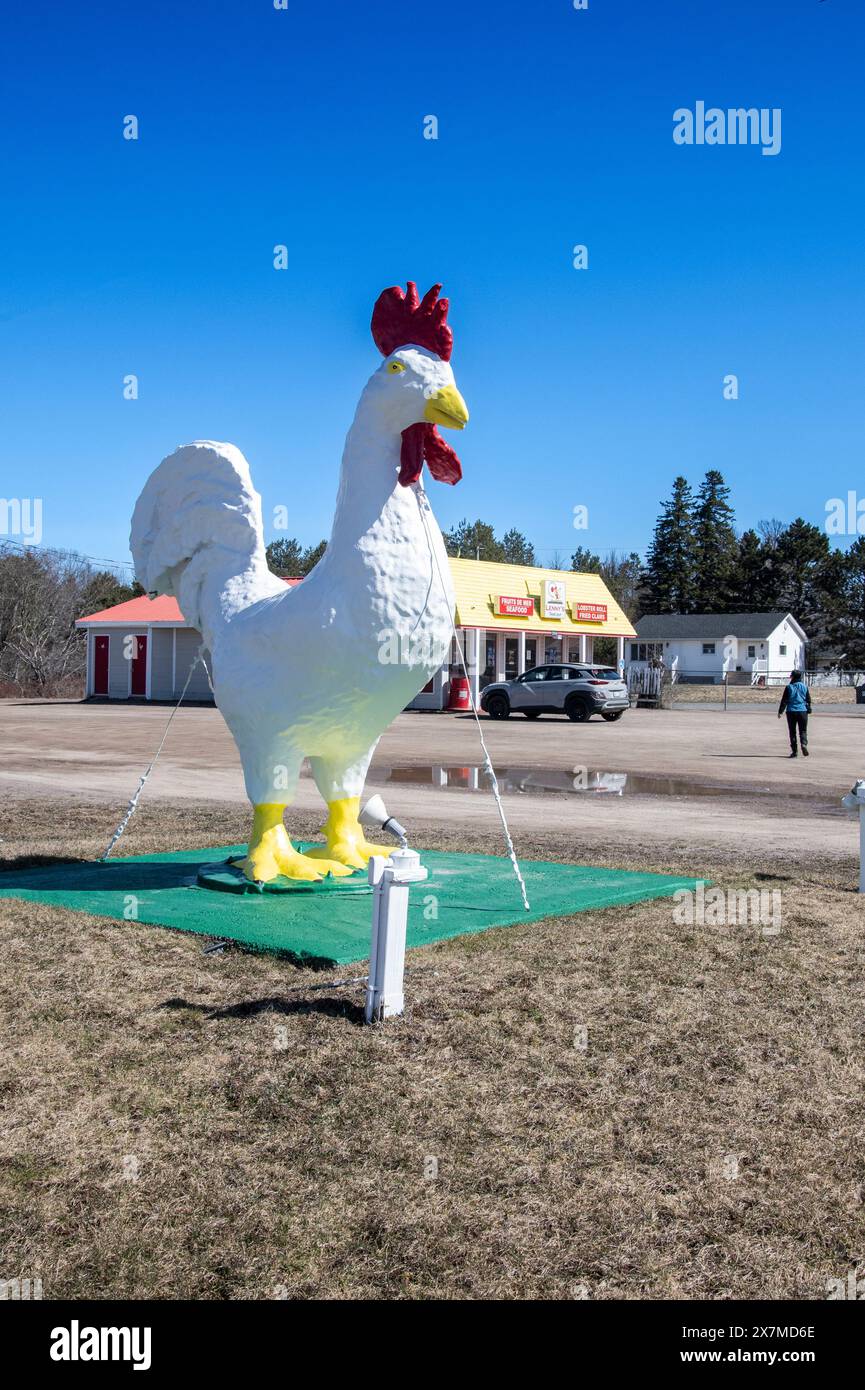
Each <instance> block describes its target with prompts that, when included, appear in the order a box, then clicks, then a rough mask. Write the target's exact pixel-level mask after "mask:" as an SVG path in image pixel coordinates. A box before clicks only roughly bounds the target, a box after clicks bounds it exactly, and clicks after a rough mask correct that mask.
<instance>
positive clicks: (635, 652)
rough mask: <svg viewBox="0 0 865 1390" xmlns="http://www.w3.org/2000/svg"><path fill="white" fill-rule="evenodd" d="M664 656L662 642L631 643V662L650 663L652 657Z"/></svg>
mask: <svg viewBox="0 0 865 1390" xmlns="http://www.w3.org/2000/svg"><path fill="white" fill-rule="evenodd" d="M663 655H664V644H663V642H632V643H631V660H632V661H651V659H652V657H653V656H663Z"/></svg>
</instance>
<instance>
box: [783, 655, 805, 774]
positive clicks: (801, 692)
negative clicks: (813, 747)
mask: <svg viewBox="0 0 865 1390" xmlns="http://www.w3.org/2000/svg"><path fill="white" fill-rule="evenodd" d="M810 713H811V692H810V690H809V689H808V687H807V685H806V684H805V682H804V681H803V679H802V672H801V671H791V672H790V684H789V685H787V686H785V687H784V694H783V695H782V696H781V704H780V705H779V707H778V718H779V719H780V718H781V715H782V714H786V715H787V731H788V733H789V735H790V757H791V758H795V757H796V756H797V755H798V752H799V750H798V748H797V747H796V734H797V732H798V735H799V743H800V744H801V745H802V757H803V758H807V756H808V715H809V714H810Z"/></svg>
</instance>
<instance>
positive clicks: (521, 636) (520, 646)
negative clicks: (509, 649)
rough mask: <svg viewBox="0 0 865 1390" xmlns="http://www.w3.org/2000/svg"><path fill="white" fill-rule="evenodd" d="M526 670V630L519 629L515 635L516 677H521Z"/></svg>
mask: <svg viewBox="0 0 865 1390" xmlns="http://www.w3.org/2000/svg"><path fill="white" fill-rule="evenodd" d="M525 669H526V630H525V628H520V630H519V632H518V633H517V675H518V676H521V675H522V674H523V671H525Z"/></svg>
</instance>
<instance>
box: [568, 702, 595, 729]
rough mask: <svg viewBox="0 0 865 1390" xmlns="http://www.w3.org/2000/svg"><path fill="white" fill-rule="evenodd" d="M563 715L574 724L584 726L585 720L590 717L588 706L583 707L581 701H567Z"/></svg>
mask: <svg viewBox="0 0 865 1390" xmlns="http://www.w3.org/2000/svg"><path fill="white" fill-rule="evenodd" d="M565 714H566V715H567V716H568V718H569V719H572V720H573V722H574V723H575V724H584V723H585V721H586V720H587V719H591V717H592V715H591V711H590V709H589V707H588V705H584V704H583V702H582V700H569V701H568V703H567V704H566V705H565Z"/></svg>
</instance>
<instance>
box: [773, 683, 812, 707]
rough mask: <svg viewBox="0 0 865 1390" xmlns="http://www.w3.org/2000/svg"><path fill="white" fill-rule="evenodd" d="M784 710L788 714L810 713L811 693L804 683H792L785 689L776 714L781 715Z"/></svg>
mask: <svg viewBox="0 0 865 1390" xmlns="http://www.w3.org/2000/svg"><path fill="white" fill-rule="evenodd" d="M785 710H786V711H787V713H788V714H810V713H811V692H810V690H809V689H808V687H807V685H806V684H805V682H804V681H792V682H791V684H790V685H788V686H787V687H786V688H785V690H784V694H783V695H782V696H781V704H780V707H779V709H778V713H779V714H783V713H784V711H785Z"/></svg>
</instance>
